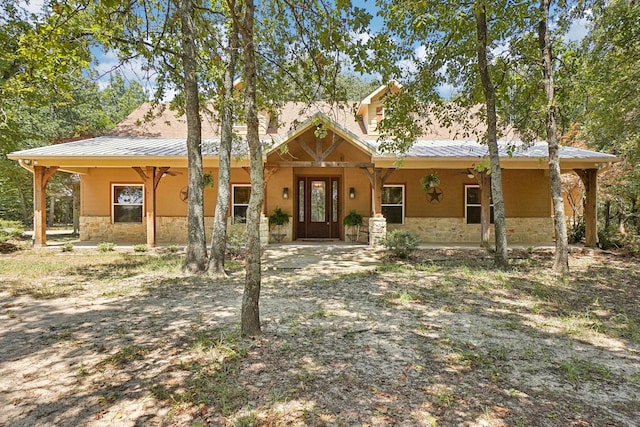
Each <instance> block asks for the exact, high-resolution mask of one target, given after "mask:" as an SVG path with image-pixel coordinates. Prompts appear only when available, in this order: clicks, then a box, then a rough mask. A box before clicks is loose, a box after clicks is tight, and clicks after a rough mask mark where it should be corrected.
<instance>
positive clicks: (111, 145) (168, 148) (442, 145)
mask: <svg viewBox="0 0 640 427" xmlns="http://www.w3.org/2000/svg"><path fill="white" fill-rule="evenodd" d="M345 133H348V134H349V135H350V136H351V137H353V138H354V139H355V140H357V141H358V142H359V143H360V144H362V145H364V146H368V147H371V151H372V152H374V154H373V157H374V158H388V157H396V155H395V154H393V153H380V152H379V150H378V147H379V146H380V143H379V142H378V141H377V140H372V139H367V140H363V139H360V138H358V137H357V136H356V135H353V134H352V133H351V132H347V131H345ZM274 142H276V143H277V142H278V141H274V140H273V139H269V140H263V143H264V144H265V145H272V144H273V143H274ZM219 143H220V140H219V139H217V138H214V139H212V138H204V139H203V140H202V154H203V156H217V154H218V147H219ZM243 144H244V142H243V141H238V143H237V144H235V146H234V150H233V151H234V154H235V155H238V154H243V153H245V152H246V150H245V149H244V148H243V147H242V145H243ZM499 147H500V156H501V157H505V158H506V157H510V158H520V159H544V158H546V157H547V156H548V145H547V143H546V142H541V141H538V142H534V143H531V144H527V143H523V142H521V141H506V140H501V141H499ZM136 156H145V157H186V156H187V146H186V139H185V138H143V137H121V136H101V137H97V138H91V139H84V140H80V141H73V142H67V143H63V144H56V145H50V146H46V147H38V148H31V149H27V150H22V151H16V152H13V153H11V154H10V156H9V157H10V158H13V159H19V158H27V159H28V158H43V157H78V158H83V157H101V158H108V157H136ZM485 156H488V148H487V146H486V145H484V144H480V143H478V142H477V141H473V140H417V141H416V142H415V144H414V145H413V147H411V149H410V150H409V151H408V152H407V153H406V154H404V157H408V158H470V157H478V158H480V157H485ZM560 158H561V159H584V160H603V161H616V160H617V157H616V156H614V155H611V154H606V153H600V152H597V151H591V150H585V149H582V148H575V147H561V148H560Z"/></svg>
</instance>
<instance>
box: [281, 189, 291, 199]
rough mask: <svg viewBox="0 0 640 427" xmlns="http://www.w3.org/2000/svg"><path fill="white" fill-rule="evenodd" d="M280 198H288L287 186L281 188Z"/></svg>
mask: <svg viewBox="0 0 640 427" xmlns="http://www.w3.org/2000/svg"><path fill="white" fill-rule="evenodd" d="M282 198H283V199H285V200H287V199H288V198H289V187H284V188H283V189H282Z"/></svg>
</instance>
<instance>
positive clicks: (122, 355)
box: [101, 345, 151, 369]
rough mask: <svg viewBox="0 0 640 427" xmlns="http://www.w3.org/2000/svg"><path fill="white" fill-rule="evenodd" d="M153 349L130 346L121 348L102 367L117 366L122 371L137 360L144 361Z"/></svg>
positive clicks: (103, 362)
mask: <svg viewBox="0 0 640 427" xmlns="http://www.w3.org/2000/svg"><path fill="white" fill-rule="evenodd" d="M150 351H151V349H150V348H149V347H143V346H138V345H129V346H126V347H123V348H121V349H120V350H118V351H117V352H116V353H115V354H113V355H111V356H109V357H107V358H106V359H104V360H103V361H102V363H101V364H102V365H115V366H117V367H118V368H120V369H122V368H124V367H125V366H127V365H129V364H130V363H131V362H134V361H136V360H142V359H144V356H145V355H146V354H147V353H149V352H150Z"/></svg>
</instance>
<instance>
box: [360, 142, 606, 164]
mask: <svg viewBox="0 0 640 427" xmlns="http://www.w3.org/2000/svg"><path fill="white" fill-rule="evenodd" d="M367 143H368V144H370V145H372V146H374V147H379V145H380V143H379V142H378V141H377V140H368V141H367ZM498 149H499V153H500V157H505V158H506V157H510V158H520V159H543V158H547V157H548V155H549V145H548V144H547V143H546V142H543V141H535V142H532V143H525V142H522V141H515V140H500V141H498ZM488 155H489V148H488V147H487V145H486V144H481V143H479V142H477V141H475V140H425V139H420V140H417V141H416V142H415V143H414V145H413V146H412V147H411V148H410V149H409V151H408V152H407V153H406V154H405V157H413V158H447V157H449V158H469V157H486V156H488ZM395 156H396V155H395V154H393V153H387V154H385V153H379V154H377V155H375V157H395ZM560 158H561V159H586V160H589V159H610V160H611V161H615V160H617V157H616V156H614V155H611V154H606V153H600V152H597V151H591V150H585V149H582V148H575V147H564V146H561V147H560Z"/></svg>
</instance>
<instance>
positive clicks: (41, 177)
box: [33, 166, 58, 248]
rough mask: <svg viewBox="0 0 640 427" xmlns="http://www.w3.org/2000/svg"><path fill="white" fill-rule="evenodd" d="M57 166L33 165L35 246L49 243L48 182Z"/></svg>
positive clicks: (38, 246)
mask: <svg viewBox="0 0 640 427" xmlns="http://www.w3.org/2000/svg"><path fill="white" fill-rule="evenodd" d="M57 171H58V168H57V167H46V166H34V167H33V247H35V248H41V247H43V246H46V245H47V183H48V182H49V179H51V177H52V176H53V175H54V174H55V173H56V172H57Z"/></svg>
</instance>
